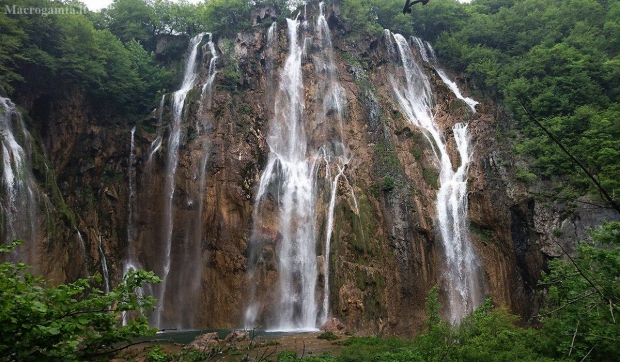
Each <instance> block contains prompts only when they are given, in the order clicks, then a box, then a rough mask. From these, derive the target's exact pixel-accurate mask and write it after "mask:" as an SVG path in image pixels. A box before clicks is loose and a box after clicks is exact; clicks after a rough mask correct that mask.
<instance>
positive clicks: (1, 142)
mask: <svg viewBox="0 0 620 362" xmlns="http://www.w3.org/2000/svg"><path fill="white" fill-rule="evenodd" d="M30 142H31V141H30V134H29V133H28V131H27V130H26V125H25V124H24V120H23V118H22V114H21V112H20V111H19V110H18V109H17V107H16V106H15V104H13V102H11V100H10V99H8V98H3V97H0V148H1V153H0V156H1V157H2V158H1V162H0V164H1V166H0V167H1V170H2V174H1V175H2V179H1V180H0V242H1V243H6V242H10V241H12V240H14V239H21V240H23V241H24V244H23V245H21V246H19V247H18V248H17V249H16V251H15V253H14V254H15V255H14V256H16V257H17V258H19V259H20V260H22V261H24V262H26V263H28V264H31V265H34V266H36V260H35V259H36V255H37V252H36V249H37V248H36V245H35V243H36V242H37V241H38V240H37V238H38V232H39V230H38V225H37V222H38V221H39V215H40V210H39V199H40V198H39V191H38V188H37V183H36V180H35V179H34V176H33V175H32V171H31V170H32V163H31V153H32V150H31V143H30Z"/></svg>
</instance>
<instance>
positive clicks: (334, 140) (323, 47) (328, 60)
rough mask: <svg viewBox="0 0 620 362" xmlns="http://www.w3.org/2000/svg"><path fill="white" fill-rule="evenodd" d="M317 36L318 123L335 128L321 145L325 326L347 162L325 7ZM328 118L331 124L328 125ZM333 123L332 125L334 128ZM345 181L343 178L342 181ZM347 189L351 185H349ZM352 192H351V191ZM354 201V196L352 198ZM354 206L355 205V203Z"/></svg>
mask: <svg viewBox="0 0 620 362" xmlns="http://www.w3.org/2000/svg"><path fill="white" fill-rule="evenodd" d="M316 33H317V36H316V38H317V41H316V43H317V54H316V55H315V56H314V57H313V59H314V63H315V69H316V73H317V78H318V81H317V91H316V94H317V95H320V96H321V97H322V98H323V100H322V102H317V104H320V105H321V106H322V109H320V111H319V112H316V115H317V120H318V122H319V123H323V124H326V125H329V126H332V127H333V126H335V127H334V128H335V129H333V128H332V129H331V130H327V132H326V133H327V134H326V139H325V140H324V142H325V143H326V144H327V143H328V142H330V141H331V144H328V146H331V147H329V148H330V149H329V150H328V151H329V152H327V151H326V148H328V147H323V151H324V156H323V160H324V161H325V168H326V172H325V176H326V183H327V184H329V185H330V187H331V191H330V198H329V207H328V209H327V228H326V230H325V245H324V249H323V272H324V282H323V303H322V310H321V314H320V322H321V323H322V322H324V321H325V320H327V318H328V317H329V262H330V258H329V257H330V247H331V238H332V233H333V226H334V210H335V206H336V193H337V191H338V181H339V179H340V177H341V176H343V175H344V170H345V167H346V164H347V163H348V162H349V157H348V152H347V150H346V149H345V147H344V144H343V141H344V131H343V125H342V119H343V112H344V105H345V96H344V90H343V89H342V87H341V85H340V83H339V82H338V69H337V67H336V63H335V62H334V51H333V45H332V41H331V33H330V30H329V25H328V23H327V19H326V18H325V3H323V2H321V3H320V4H319V16H318V18H317V23H316ZM327 118H329V120H330V121H332V122H328V120H327ZM333 123H335V125H334V124H333ZM330 168H334V169H335V171H336V172H334V173H335V176H334V177H333V179H332V177H331V174H332V172H331V170H330ZM344 179H345V180H346V176H345V177H344ZM349 186H350V185H349ZM351 190H352V188H351ZM353 198H354V200H355V195H354V196H353ZM355 202H356V203H357V201H355Z"/></svg>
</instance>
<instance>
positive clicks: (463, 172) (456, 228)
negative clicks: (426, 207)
mask: <svg viewBox="0 0 620 362" xmlns="http://www.w3.org/2000/svg"><path fill="white" fill-rule="evenodd" d="M394 38H395V40H396V46H397V48H398V51H399V54H400V58H401V61H402V66H403V71H404V76H403V77H401V78H396V77H395V76H394V75H392V76H391V78H390V81H391V83H392V87H393V89H394V92H395V94H396V98H397V100H398V103H399V105H400V107H401V109H402V110H403V112H404V113H405V115H406V117H407V119H408V120H409V121H410V122H411V123H413V124H414V125H416V126H418V127H420V128H421V129H423V130H424V131H425V136H426V138H427V139H428V140H429V142H430V143H431V144H433V143H434V144H435V145H436V147H434V148H433V150H434V152H435V156H436V157H437V159H438V161H439V164H440V183H441V185H440V189H439V191H438V193H437V204H436V212H437V215H436V218H437V222H438V224H439V229H440V234H441V242H442V249H443V252H444V257H445V266H446V272H445V275H444V279H445V280H444V287H445V291H446V295H447V296H448V310H449V317H450V320H451V322H453V323H458V322H459V321H460V320H461V319H462V318H463V317H464V316H465V315H467V314H468V313H469V312H471V311H473V310H474V309H475V308H476V307H477V306H478V305H479V304H480V298H481V286H480V281H479V279H480V273H481V271H480V265H479V258H478V256H477V255H476V253H475V251H474V250H473V247H472V244H471V240H470V239H469V233H468V227H467V170H468V164H469V162H470V158H471V150H470V136H469V131H468V128H467V125H464V124H461V123H458V124H456V125H455V126H454V127H453V129H452V131H453V133H454V139H455V141H456V146H457V150H458V153H459V156H460V165H458V167H457V169H456V171H454V167H453V165H452V162H451V160H450V157H449V155H448V151H447V146H446V141H445V139H444V137H443V135H442V134H441V132H440V130H439V126H438V125H437V123H436V122H435V119H434V117H433V113H432V91H431V89H430V84H429V81H428V78H427V77H426V75H425V74H424V73H423V72H422V69H421V68H420V67H419V66H418V64H417V63H416V62H415V60H414V58H413V53H412V51H411V49H410V47H409V44H408V43H407V40H406V39H405V38H404V37H403V36H402V35H400V34H395V35H394ZM431 140H432V142H431Z"/></svg>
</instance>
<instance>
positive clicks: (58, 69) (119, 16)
mask: <svg viewBox="0 0 620 362" xmlns="http://www.w3.org/2000/svg"><path fill="white" fill-rule="evenodd" d="M14 4H15V6H16V7H29V6H33V7H50V6H56V7H64V6H67V5H68V4H66V3H65V2H61V1H47V0H16V1H15V2H14ZM72 4H77V3H72ZM139 4H142V5H144V3H143V2H142V1H141V0H117V1H116V2H115V3H114V4H113V5H112V8H110V9H108V10H109V11H107V10H106V11H107V12H105V13H104V14H102V15H100V16H94V15H92V14H87V15H81V14H74V15H53V16H52V15H50V16H45V17H42V16H36V17H35V16H25V15H14V14H5V13H2V14H0V29H1V30H2V31H1V32H0V33H1V34H3V35H0V36H1V37H2V38H1V40H2V43H3V47H2V49H0V88H5V89H6V90H8V91H10V90H11V89H12V88H14V87H15V86H16V85H18V84H20V83H22V82H25V83H30V84H37V86H38V87H39V88H40V89H41V90H43V91H47V90H50V89H51V90H55V89H57V88H58V87H63V88H64V87H68V88H70V89H72V90H75V91H78V92H81V91H83V92H84V93H85V94H86V95H87V96H89V97H90V98H91V99H97V102H96V104H97V105H99V106H101V107H108V108H113V109H116V110H120V111H122V112H124V113H125V114H128V115H137V114H143V113H145V112H147V111H148V110H150V108H151V106H152V105H153V104H154V103H155V95H156V92H157V91H160V90H163V89H164V88H166V87H167V86H168V85H169V84H170V77H169V76H167V74H166V73H165V72H164V71H163V70H161V68H160V67H159V66H158V65H157V64H156V63H155V61H154V57H153V54H152V53H148V52H146V51H145V50H144V48H143V47H142V45H141V44H140V43H139V42H140V41H142V42H144V43H146V40H145V39H146V38H145V37H146V35H141V34H138V33H139V32H138V30H139V28H140V26H138V25H136V24H137V23H136V22H135V21H134V20H135V19H134V18H133V17H134V16H142V15H141V14H142V13H141V10H140V11H137V10H135V11H134V10H131V9H134V7H137V6H138V5H139ZM130 5H131V6H130ZM138 8H139V9H142V7H138ZM121 10H122V11H121ZM130 10H131V11H130ZM132 11H133V12H132ZM138 13H139V14H138ZM143 23H144V22H140V24H143ZM102 24H103V25H102ZM96 26H97V27H96ZM101 26H109V27H110V29H111V30H112V32H111V31H110V30H108V29H104V28H102V27H101ZM136 29H138V30H136ZM140 29H141V28H140ZM149 31H150V30H149ZM119 38H120V39H122V41H120V40H119ZM123 41H124V42H126V44H123ZM4 44H6V46H5V45H4ZM5 51H10V55H9V53H6V54H5Z"/></svg>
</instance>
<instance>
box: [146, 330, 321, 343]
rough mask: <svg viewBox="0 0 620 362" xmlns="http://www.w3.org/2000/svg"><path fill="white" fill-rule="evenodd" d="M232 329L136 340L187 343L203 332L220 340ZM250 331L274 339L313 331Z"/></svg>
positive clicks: (170, 333)
mask: <svg viewBox="0 0 620 362" xmlns="http://www.w3.org/2000/svg"><path fill="white" fill-rule="evenodd" d="M232 331H233V329H194V330H171V329H168V330H164V331H160V332H157V334H156V335H154V336H145V337H141V338H139V339H138V341H152V342H155V343H161V344H168V343H182V344H187V343H190V342H192V341H193V340H194V339H195V338H196V337H197V336H199V335H201V334H205V333H212V332H216V333H217V335H218V337H219V338H220V340H224V338H226V336H227V335H228V334H230V332H232ZM249 332H250V337H253V338H258V337H260V338H265V339H276V338H280V337H282V336H284V335H287V334H304V333H311V332H313V331H270V330H259V329H255V330H253V331H249Z"/></svg>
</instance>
